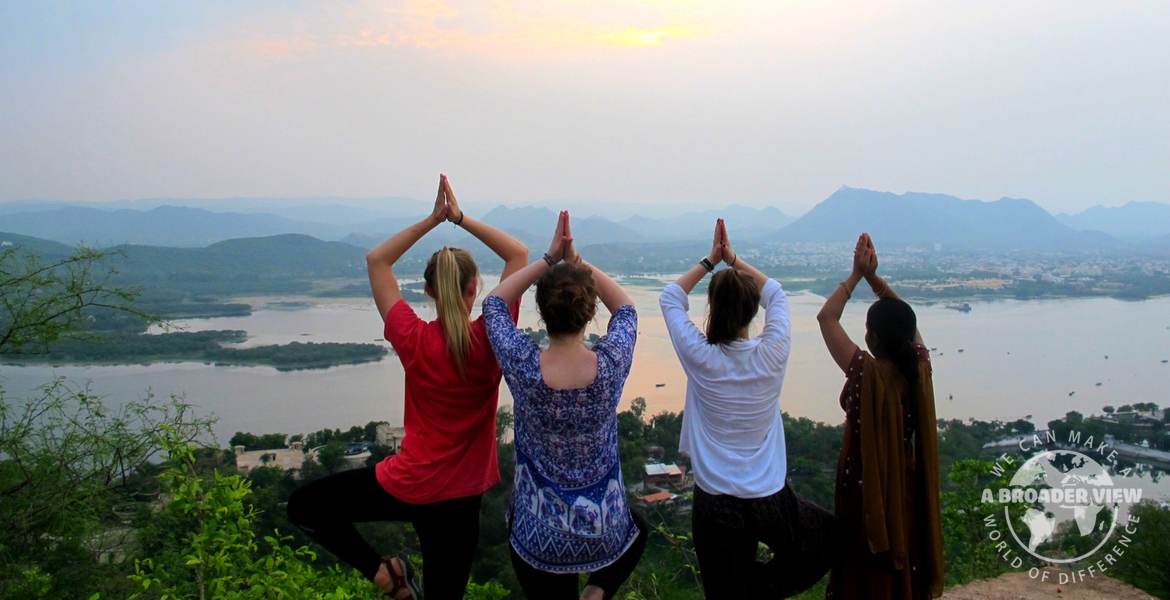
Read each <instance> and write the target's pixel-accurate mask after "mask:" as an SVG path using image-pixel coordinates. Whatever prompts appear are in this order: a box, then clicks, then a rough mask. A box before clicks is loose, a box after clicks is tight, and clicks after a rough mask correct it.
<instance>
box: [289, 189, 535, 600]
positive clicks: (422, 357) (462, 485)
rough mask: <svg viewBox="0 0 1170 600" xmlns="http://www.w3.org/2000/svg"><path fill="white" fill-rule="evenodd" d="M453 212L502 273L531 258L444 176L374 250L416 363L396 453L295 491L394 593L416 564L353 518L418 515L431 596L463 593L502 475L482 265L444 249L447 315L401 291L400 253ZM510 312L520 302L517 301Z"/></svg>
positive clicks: (402, 346)
mask: <svg viewBox="0 0 1170 600" xmlns="http://www.w3.org/2000/svg"><path fill="white" fill-rule="evenodd" d="M444 221H451V222H452V223H454V224H455V225H458V226H461V227H463V228H464V229H465V230H467V232H468V233H470V234H471V235H473V236H475V237H476V238H478V239H479V240H480V241H481V242H483V243H484V244H485V245H487V246H488V247H489V248H491V249H492V250H493V251H494V252H495V253H496V254H497V255H499V257H500V258H502V259H504V272H503V275H502V276H501V280H502V279H504V278H506V277H508V276H509V275H511V274H512V273H514V272H515V271H517V270H518V269H520V268H521V267H523V266H525V265H526V264H527V263H528V248H527V247H526V246H525V245H524V244H522V243H520V242H519V241H518V240H516V239H515V238H512V237H511V236H509V235H508V234H506V233H504V232H502V231H500V230H499V229H496V228H495V227H492V226H490V225H487V224H486V223H483V222H480V221H478V220H476V219H473V218H471V217H468V216H466V215H464V214H463V211H462V210H460V208H459V204H458V202H457V201H456V200H455V193H454V192H453V191H452V190H451V184H450V183H449V182H448V181H447V177H446V176H445V175H440V177H439V193H438V196H437V197H436V198H435V207H434V211H433V212H432V213H431V214H430V215H429V216H428V217H427V218H425V219H423V220H422V221H420V222H418V223H416V224H414V225H411V226H410V227H407V228H406V229H404V230H402V231H401V232H399V233H398V234H397V235H395V236H394V237H391V238H390V239H388V240H386V241H385V242H382V243H381V244H380V245H379V246H378V247H376V248H374V249H373V250H371V251H370V253H369V254H368V255H367V256H366V261H367V263H368V267H369V275H370V287H371V288H372V289H373V292H374V302H375V304H377V306H378V312H379V314H381V315H382V316H383V319H384V321H385V336H386V339H387V340H388V341H389V342H390V344H391V345H392V346H393V347H394V351H395V352H396V353H397V354H398V357H399V359H401V360H402V366H403V368H404V369H405V370H406V394H405V415H404V425H405V427H406V436H405V438H403V440H402V447H401V449H400V450H399V452H398V454H396V455H394V456H390V457H388V458H386V459H385V460H383V461H382V462H381V463H379V464H378V465H377V466H376V467H369V468H365V469H358V470H352V471H344V472H342V473H338V474H335V475H330V476H328V477H324V478H322V479H318V480H316V481H313V482H311V483H309V484H306V485H305V486H303V487H301V488H299V489H297V490H296V491H295V492H293V494H292V496H291V497H290V498H289V501H288V514H289V519H290V520H291V521H292V522H293V523H294V524H296V525H297V526H298V527H300V528H301V529H303V530H304V531H305V532H306V533H308V534H309V536H310V537H312V538H313V539H314V540H315V541H317V543H319V544H321V545H322V546H324V547H325V548H326V549H328V550H329V551H330V552H333V553H334V554H335V555H337V557H338V558H340V559H342V560H344V561H345V562H347V563H349V564H350V565H353V566H354V568H356V569H358V570H359V571H361V573H362V574H363V575H365V576H366V577H368V578H369V579H371V580H372V581H373V582H374V583H375V584H377V585H378V587H380V588H381V589H382V590H383V591H385V592H386V593H387V595H389V596H390V597H393V598H419V597H420V596H421V595H422V594H421V592H422V590H421V589H419V588H418V587H417V584H416V583H415V581H414V577H413V574H412V573H411V569H410V565H409V563H408V562H407V561H406V560H404V559H403V558H401V557H394V558H381V557H379V556H378V553H377V552H376V551H375V550H374V549H373V548H372V547H370V545H369V544H368V543H367V542H366V541H365V540H364V539H363V538H362V537H361V535H360V534H359V533H358V531H357V529H355V528H354V525H353V524H354V523H361V522H368V521H408V522H410V523H411V524H413V525H414V528H415V531H416V532H417V533H418V537H419V543H420V545H421V546H422V554H423V571H424V572H423V582H424V584H425V589H426V595H427V598H428V599H429V600H444V599H447V598H462V597H463V591H464V588H465V587H466V585H467V578H468V575H469V574H470V572H471V562H472V559H473V558H474V556H475V548H476V545H477V542H478V540H479V504H480V498H481V496H482V495H483V493H484V492H485V491H487V490H488V488H490V487H492V486H493V485H495V484H496V483H497V482H499V480H500V473H499V466H498V464H497V462H496V403H497V400H498V397H499V388H500V367H499V365H497V364H496V359H495V356H494V355H493V354H492V349H491V346H490V344H489V343H488V340H487V335H486V332H485V329H484V321H483V317H480V318H478V319H476V320H475V321H472V320H471V318H470V313H471V307H472V306H473V305H474V303H475V298H476V296H477V295H478V292H479V283H480V282H479V270H478V268H477V267H476V264H475V261H474V260H473V259H472V258H471V255H470V254H469V253H468V252H467V251H466V250H461V249H459V248H451V247H444V248H443V249H441V250H439V251H438V252H435V253H434V254H433V255H432V256H431V258H430V261H429V262H428V263H427V266H426V270H425V272H424V275H423V277H424V279H425V281H426V293H427V295H429V296H430V297H432V298H434V300H435V305H436V308H437V312H438V315H439V318H438V319H437V320H435V321H430V322H428V321H423V320H422V319H420V318H419V317H418V316H417V315H416V314H415V312H414V310H413V309H412V308H411V307H410V305H409V304H408V303H407V302H406V300H405V299H403V298H402V292H401V290H400V289H399V287H398V281H397V279H396V278H395V276H394V270H393V266H394V263H395V262H397V261H398V259H399V258H401V257H402V255H403V254H404V253H406V251H407V250H409V249H410V247H411V246H413V245H414V244H415V242H417V241H418V240H419V239H420V238H422V236H423V235H424V234H426V233H427V232H428V231H430V230H431V229H433V228H435V227H436V226H438V225H439V224H441V223H443V222H444ZM508 308H509V312H510V313H511V317H512V320H513V321H515V320H516V319H517V318H518V316H519V312H520V303H519V302H518V301H517V302H516V303H514V304H512V305H511V306H509V307H508Z"/></svg>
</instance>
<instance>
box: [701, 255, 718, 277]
mask: <svg viewBox="0 0 1170 600" xmlns="http://www.w3.org/2000/svg"><path fill="white" fill-rule="evenodd" d="M699 264H700V265H703V268H704V269H707V272H708V273H710V272H711V271H714V270H715V265H714V264H712V263H711V259H709V258H707V257H706V256H704V257H703V259H702V260H700V261H699Z"/></svg>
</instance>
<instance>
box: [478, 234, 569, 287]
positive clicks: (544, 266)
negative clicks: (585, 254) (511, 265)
mask: <svg viewBox="0 0 1170 600" xmlns="http://www.w3.org/2000/svg"><path fill="white" fill-rule="evenodd" d="M568 219H569V213H567V212H565V211H561V213H560V215H558V216H557V227H556V231H555V232H554V233H553V239H552V243H551V244H549V247H548V253H547V254H546V255H545V256H547V257H548V258H547V259H545V258H544V257H541V258H538V259H536V260H534V261H532V262H531V263H529V264H528V265H527V266H525V267H522V268H520V269H518V270H517V271H516V272H515V273H513V274H511V275H510V276H509V277H507V278H504V279H502V280H501V281H500V284H499V285H497V286H496V289H494V290H492V291H491V292H489V293H488V295H489V296H499V297H500V298H501V299H502V300H503V301H504V302H505V303H506V304H507V305H509V306H511V305H512V304H513V303H514V302H516V301H517V300H519V299H520V296H523V295H524V292H526V291H528V288H530V287H532V284H534V283H536V280H537V279H540V276H541V275H544V274H545V272H547V271H548V270H549V269H551V268H552V265H554V264H556V263H557V262H559V261H560V260H561V259H562V258H564V256H565V246H566V242H565V240H566V237H567V236H566V235H565V229H566V227H567V226H568ZM550 261H551V262H550Z"/></svg>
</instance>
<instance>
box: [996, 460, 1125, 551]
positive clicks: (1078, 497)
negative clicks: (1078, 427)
mask: <svg viewBox="0 0 1170 600" xmlns="http://www.w3.org/2000/svg"><path fill="white" fill-rule="evenodd" d="M1010 485H1011V493H1012V496H1013V500H1016V502H1015V503H1013V504H1014V506H1015V508H1014V512H1015V515H1016V516H1019V517H1020V520H1021V521H1022V522H1023V524H1024V527H1025V528H1026V531H1024V532H1017V531H1016V527H1015V526H1013V524H1012V523H1013V521H1014V519H1013V518H1012V516H1013V514H1012V513H1013V504H1007V505H1005V506H1004V518H1005V520H1006V522H1007V527H1008V530H1009V531H1010V533H1011V535H1012V537H1014V538H1015V540H1016V543H1018V544H1019V545H1020V547H1021V548H1023V549H1024V550H1026V551H1027V552H1028V553H1029V554H1031V555H1032V556H1035V557H1036V558H1039V559H1040V560H1044V561H1047V562H1050V563H1072V562H1077V561H1080V560H1083V559H1085V558H1087V557H1089V556H1091V555H1092V554H1093V553H1094V552H1096V551H1097V550H1099V549H1100V548H1101V546H1103V545H1105V543H1106V542H1108V541H1109V538H1110V536H1111V535H1112V534H1113V531H1114V529H1115V528H1116V526H1117V513H1118V511H1117V507H1116V505H1112V506H1110V505H1108V503H1109V498H1111V495H1110V494H1109V493H1108V492H1110V491H1112V489H1113V487H1114V484H1113V478H1112V477H1110V476H1109V473H1108V472H1106V470H1105V468H1104V467H1102V466H1101V464H1100V463H1098V462H1097V461H1095V460H1093V459H1092V458H1090V457H1088V456H1086V455H1084V454H1081V453H1080V452H1077V451H1075V450H1049V451H1046V452H1041V453H1039V454H1036V455H1034V456H1032V457H1031V458H1029V459H1028V460H1027V461H1026V462H1024V464H1023V465H1021V466H1020V468H1019V470H1018V471H1016V473H1015V475H1013V476H1012V479H1011V482H1010ZM1057 534H1060V535H1064V536H1069V535H1072V536H1079V537H1080V538H1082V540H1077V542H1082V541H1083V542H1087V544H1085V543H1074V544H1073V547H1076V548H1084V547H1085V546H1086V545H1089V546H1090V547H1091V549H1090V550H1088V551H1087V552H1084V553H1083V554H1081V555H1079V556H1075V557H1068V556H1049V555H1047V554H1046V551H1047V552H1050V551H1051V549H1052V546H1053V544H1050V542H1053V541H1054V538H1055V537H1056V536H1057Z"/></svg>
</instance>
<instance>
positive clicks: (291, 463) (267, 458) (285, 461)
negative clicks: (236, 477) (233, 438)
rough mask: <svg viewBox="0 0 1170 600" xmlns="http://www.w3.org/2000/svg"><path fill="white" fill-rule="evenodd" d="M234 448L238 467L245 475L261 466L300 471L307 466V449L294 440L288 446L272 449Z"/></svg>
mask: <svg viewBox="0 0 1170 600" xmlns="http://www.w3.org/2000/svg"><path fill="white" fill-rule="evenodd" d="M232 450H233V451H234V453H235V458H236V469H237V470H238V471H239V472H240V473H242V474H244V475H247V474H248V473H250V472H251V471H252V470H253V469H257V468H259V467H273V468H277V469H281V470H284V471H294V472H299V471H300V470H301V469H302V468H303V467H304V466H305V450H304V448H302V447H301V443H300V442H293V443H292V445H291V446H289V447H288V448H275V449H272V450H244V447H243V446H236V447H235V448H233V449H232Z"/></svg>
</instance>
